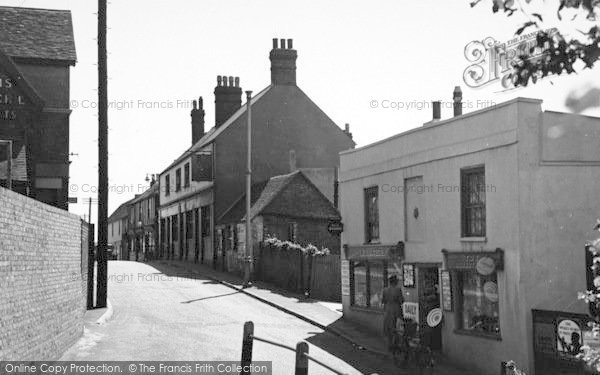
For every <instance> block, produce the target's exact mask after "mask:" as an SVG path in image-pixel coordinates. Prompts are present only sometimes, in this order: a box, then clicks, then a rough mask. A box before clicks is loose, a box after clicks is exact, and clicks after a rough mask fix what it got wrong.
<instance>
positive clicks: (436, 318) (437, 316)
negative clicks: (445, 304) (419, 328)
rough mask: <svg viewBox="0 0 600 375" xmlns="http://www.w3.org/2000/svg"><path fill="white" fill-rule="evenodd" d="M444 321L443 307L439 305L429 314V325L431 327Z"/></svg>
mask: <svg viewBox="0 0 600 375" xmlns="http://www.w3.org/2000/svg"><path fill="white" fill-rule="evenodd" d="M441 321H442V309H440V308H439V307H437V308H435V309H432V310H431V311H429V313H428V314H427V325H428V326H430V327H432V328H433V327H435V326H437V325H438V324H440V322H441Z"/></svg>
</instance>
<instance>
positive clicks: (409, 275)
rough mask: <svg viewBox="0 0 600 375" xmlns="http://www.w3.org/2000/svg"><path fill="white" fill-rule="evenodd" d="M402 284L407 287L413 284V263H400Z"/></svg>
mask: <svg viewBox="0 0 600 375" xmlns="http://www.w3.org/2000/svg"><path fill="white" fill-rule="evenodd" d="M402 280H403V282H402V285H404V286H405V287H407V288H412V287H414V286H415V265H414V264H403V265H402Z"/></svg>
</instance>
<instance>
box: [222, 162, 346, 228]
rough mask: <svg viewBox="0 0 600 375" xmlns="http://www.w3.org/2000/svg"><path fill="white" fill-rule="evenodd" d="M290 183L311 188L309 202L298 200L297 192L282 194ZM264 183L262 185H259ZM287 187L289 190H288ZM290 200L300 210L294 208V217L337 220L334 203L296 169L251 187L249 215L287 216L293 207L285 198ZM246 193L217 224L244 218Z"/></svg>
mask: <svg viewBox="0 0 600 375" xmlns="http://www.w3.org/2000/svg"><path fill="white" fill-rule="evenodd" d="M292 183H298V184H302V185H304V187H306V188H307V189H305V191H306V190H310V191H312V194H311V195H310V196H311V201H310V202H307V201H301V198H300V199H299V197H298V196H297V195H296V193H298V192H297V191H292V192H288V194H287V196H285V195H284V193H285V191H286V188H287V187H288V186H290V184H292ZM261 185H262V186H263V188H261V187H260V186H261ZM288 190H289V189H288ZM290 199H293V200H295V201H296V202H294V203H296V205H297V206H300V207H301V209H296V210H295V211H294V212H293V213H292V214H293V216H297V217H311V218H323V219H339V213H338V211H337V210H336V209H335V207H333V204H331V202H329V200H328V199H327V198H326V197H325V196H324V195H323V193H321V191H320V190H319V189H318V188H317V187H316V186H315V185H314V184H313V183H312V182H311V181H310V180H309V179H308V177H306V176H305V175H304V173H302V171H300V170H297V171H295V172H292V173H289V174H285V175H280V176H275V177H272V178H271V179H269V180H268V181H266V182H263V183H261V184H255V185H253V186H252V197H251V204H252V206H251V208H250V217H251V218H255V217H256V216H259V215H261V214H275V215H277V214H280V215H290V211H289V208H290V207H292V209H295V207H293V205H290V202H285V201H286V200H290ZM245 204H246V195H245V194H243V195H242V196H241V197H240V198H239V199H238V200H237V201H236V203H235V204H234V205H233V206H232V207H231V208H230V209H229V210H227V211H226V212H225V213H224V214H223V215H222V216H221V217H220V218H219V220H218V221H217V222H218V223H220V224H232V223H238V222H241V221H244V220H245V217H246V206H245Z"/></svg>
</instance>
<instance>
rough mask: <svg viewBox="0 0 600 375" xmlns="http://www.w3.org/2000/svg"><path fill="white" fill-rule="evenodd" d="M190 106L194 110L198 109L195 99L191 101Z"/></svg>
mask: <svg viewBox="0 0 600 375" xmlns="http://www.w3.org/2000/svg"><path fill="white" fill-rule="evenodd" d="M192 108H193V109H194V111H196V110H198V103H197V102H196V101H195V100H193V101H192Z"/></svg>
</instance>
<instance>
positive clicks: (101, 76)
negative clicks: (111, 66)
mask: <svg viewBox="0 0 600 375" xmlns="http://www.w3.org/2000/svg"><path fill="white" fill-rule="evenodd" d="M106 2H107V0H98V253H97V259H98V281H97V285H98V289H97V291H96V292H97V294H96V296H97V298H96V307H97V308H100V307H106V297H107V290H106V289H107V271H108V270H107V268H108V267H107V266H108V265H107V259H106V248H107V244H108V91H107V85H108V66H107V61H106V30H107V27H106Z"/></svg>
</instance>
